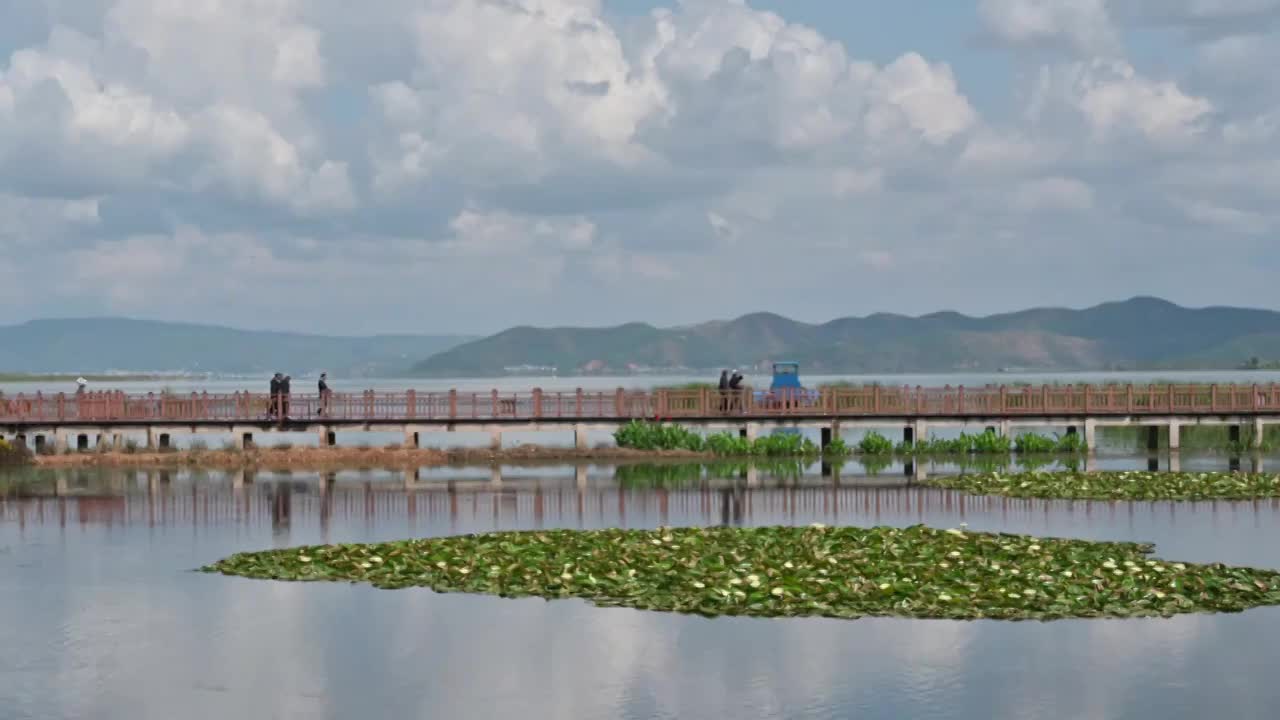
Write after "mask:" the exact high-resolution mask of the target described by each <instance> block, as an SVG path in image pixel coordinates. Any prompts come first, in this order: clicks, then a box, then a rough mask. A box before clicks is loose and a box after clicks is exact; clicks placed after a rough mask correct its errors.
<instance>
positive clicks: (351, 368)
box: [0, 318, 473, 377]
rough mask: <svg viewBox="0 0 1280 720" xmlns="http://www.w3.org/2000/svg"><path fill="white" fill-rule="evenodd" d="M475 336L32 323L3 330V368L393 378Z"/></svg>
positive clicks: (114, 321)
mask: <svg viewBox="0 0 1280 720" xmlns="http://www.w3.org/2000/svg"><path fill="white" fill-rule="evenodd" d="M471 339H473V338H471V337H466V336H452V335H373V336H368V337H354V336H353V337H329V336H322V335H307V334H302V333H290V332H271V331H252V330H236V329H232V328H227V327H219V326H213V325H196V324H189V323H165V322H154V321H150V320H130V319H123V318H82V319H58V320H32V321H31V322H26V323H22V324H21V325H10V326H0V371H4V372H29V373H95V372H112V371H135V372H139V371H141V372H207V373H217V374H243V373H269V372H275V371H280V372H288V373H292V374H296V375H300V374H303V373H308V372H315V371H319V370H326V371H328V372H329V373H330V374H333V375H338V376H348V377H361V376H365V377H367V376H380V375H381V376H386V375H397V374H404V373H405V372H406V371H408V369H409V368H410V367H411V366H413V365H414V364H415V363H417V362H419V361H421V360H422V358H424V357H428V356H431V355H433V354H435V353H438V352H440V351H442V350H447V349H448V348H450V347H453V346H454V345H457V344H458V343H461V342H465V341H467V340H471Z"/></svg>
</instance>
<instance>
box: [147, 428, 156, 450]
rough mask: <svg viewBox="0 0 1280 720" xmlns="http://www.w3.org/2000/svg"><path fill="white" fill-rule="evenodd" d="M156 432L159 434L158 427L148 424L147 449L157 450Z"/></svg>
mask: <svg viewBox="0 0 1280 720" xmlns="http://www.w3.org/2000/svg"><path fill="white" fill-rule="evenodd" d="M156 434H157V433H156V429H155V428H153V427H151V426H147V449H148V450H155V449H156V444H157V443H156V441H157V438H156Z"/></svg>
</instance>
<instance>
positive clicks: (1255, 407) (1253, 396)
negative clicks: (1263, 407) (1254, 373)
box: [1249, 383, 1262, 441]
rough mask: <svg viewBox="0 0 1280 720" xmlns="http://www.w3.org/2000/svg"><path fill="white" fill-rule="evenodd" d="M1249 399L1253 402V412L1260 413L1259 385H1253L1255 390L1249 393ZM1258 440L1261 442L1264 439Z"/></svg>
mask: <svg viewBox="0 0 1280 720" xmlns="http://www.w3.org/2000/svg"><path fill="white" fill-rule="evenodd" d="M1249 398H1250V400H1251V401H1252V402H1251V403H1250V405H1251V407H1253V411H1254V412H1258V384H1257V383H1254V384H1253V389H1252V391H1251V392H1250V393H1249ZM1258 439H1259V441H1261V439H1262V438H1258Z"/></svg>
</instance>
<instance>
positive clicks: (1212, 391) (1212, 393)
mask: <svg viewBox="0 0 1280 720" xmlns="http://www.w3.org/2000/svg"><path fill="white" fill-rule="evenodd" d="M1209 410H1210V412H1218V384H1217V383H1214V384H1212V385H1210V386H1209Z"/></svg>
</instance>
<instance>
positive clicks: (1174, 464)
mask: <svg viewBox="0 0 1280 720" xmlns="http://www.w3.org/2000/svg"><path fill="white" fill-rule="evenodd" d="M1169 472H1182V451H1181V450H1171V451H1169Z"/></svg>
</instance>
